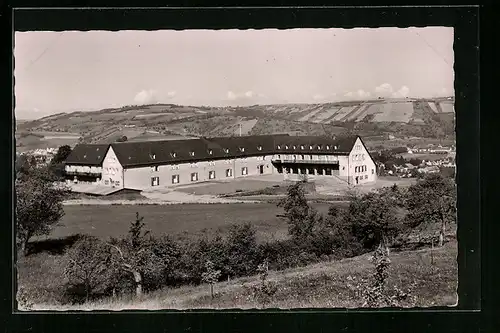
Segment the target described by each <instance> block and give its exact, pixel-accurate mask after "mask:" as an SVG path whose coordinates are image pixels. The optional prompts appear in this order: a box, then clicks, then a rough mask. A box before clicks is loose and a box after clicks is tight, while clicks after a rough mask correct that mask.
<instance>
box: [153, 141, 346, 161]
mask: <svg viewBox="0 0 500 333" xmlns="http://www.w3.org/2000/svg"><path fill="white" fill-rule="evenodd" d="M284 147H285V149H289V148H290V146H288V145H285V146H284ZM276 148H277V149H281V145H278V146H277V147H276ZM291 148H293V149H297V146H295V145H294V146H291ZM322 148H323V146H322V145H318V146H317V149H318V150H321V149H322ZM325 148H326V150H330V149H331V148H332V149H333V150H337V146H330V145H326V146H325ZM238 149H239V151H240V152H242V153H244V152H245V147H239V148H238ZM300 149H302V150H304V149H306V146H304V145H300ZM313 149H314V147H313V146H309V150H313ZM257 150H259V151H261V150H262V146H257ZM229 151H230V150H229V148H224V153H226V154H229ZM207 152H208V155H213V153H214V152H213V150H212V149H209V150H207ZM170 156H172V157H174V158H175V157H177V152H171V153H170ZM189 156H191V157H194V156H195V152H194V151H190V152H189ZM150 158H151V159H153V160H154V159H156V155H155V154H150Z"/></svg>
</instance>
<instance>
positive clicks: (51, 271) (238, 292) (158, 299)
mask: <svg viewBox="0 0 500 333" xmlns="http://www.w3.org/2000/svg"><path fill="white" fill-rule="evenodd" d="M432 257H433V261H434V264H431V250H430V249H423V250H417V251H407V252H399V253H396V252H393V253H392V254H391V266H390V268H389V283H388V286H390V287H393V286H397V287H398V288H400V289H402V290H405V289H406V288H407V287H408V286H409V285H411V284H412V283H415V284H416V286H415V288H414V290H413V291H412V292H411V296H413V297H414V300H412V301H408V302H407V303H405V301H402V304H401V305H402V306H411V307H414V306H417V307H429V306H454V305H456V303H457V294H456V291H457V281H458V279H457V274H458V269H457V243H456V241H450V242H448V243H446V244H445V246H444V247H442V248H438V249H434V250H433V251H432ZM63 264H64V259H63V257H62V256H61V255H50V254H47V253H41V254H39V255H37V256H30V257H27V258H22V259H21V262H20V263H19V268H20V273H21V274H20V281H19V283H20V285H22V286H26V288H28V290H29V289H30V288H31V289H33V292H36V293H37V296H38V297H37V298H38V299H39V300H40V302H41V303H40V304H37V305H36V306H35V307H34V309H35V310H106V309H110V310H125V309H145V310H160V309H169V308H170V309H190V308H191V309H193V308H195V309H196V308H218V309H229V308H241V309H255V308H263V307H264V306H265V307H266V308H281V309H290V308H313V307H317V308H356V307H361V306H362V305H363V301H362V299H361V298H360V297H359V296H358V294H357V293H356V290H357V288H359V286H360V285H361V284H360V283H359V281H360V280H361V279H363V278H364V277H367V276H370V275H371V274H373V266H372V264H371V263H370V262H369V255H368V254H367V255H362V256H359V257H355V258H350V259H344V260H340V261H325V262H321V263H318V264H313V265H308V266H305V267H300V268H293V269H288V270H284V271H279V272H273V271H271V272H270V274H269V277H268V279H269V280H270V281H274V282H276V283H277V284H278V290H277V292H276V294H275V295H273V296H272V298H271V299H270V300H269V301H268V302H266V303H262V302H260V301H258V300H256V299H255V298H254V297H253V295H252V292H251V288H250V287H251V286H252V285H256V284H257V283H258V281H259V278H258V277H257V276H252V277H244V278H239V279H235V280H231V281H228V282H219V283H217V284H216V285H215V288H214V290H215V292H216V298H215V299H214V300H212V299H211V298H210V294H209V293H210V291H209V288H208V286H207V285H200V286H183V287H180V288H167V289H162V290H159V291H156V292H153V293H150V294H146V295H144V296H143V297H142V299H131V298H125V297H122V298H116V299H103V300H101V301H97V302H92V303H87V304H85V305H65V306H58V305H56V304H55V302H54V299H53V296H51V294H50V293H51V292H54V290H57V288H60V286H61V285H62V281H61V278H60V273H61V271H62V267H63ZM40 277H43V278H40Z"/></svg>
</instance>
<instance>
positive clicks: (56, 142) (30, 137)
mask: <svg viewBox="0 0 500 333" xmlns="http://www.w3.org/2000/svg"><path fill="white" fill-rule="evenodd" d="M15 137H16V150H17V151H18V152H24V151H27V150H33V149H45V148H58V147H60V146H62V145H70V146H72V145H75V144H76V143H77V142H78V138H79V137H80V135H79V134H78V133H70V132H52V131H34V132H22V131H20V132H18V133H16V136H15Z"/></svg>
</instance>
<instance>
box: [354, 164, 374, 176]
mask: <svg viewBox="0 0 500 333" xmlns="http://www.w3.org/2000/svg"><path fill="white" fill-rule="evenodd" d="M367 170H368V167H367V166H366V165H360V166H357V167H354V172H366V171H367ZM373 174H375V169H372V175H373ZM361 177H363V176H361ZM365 178H368V175H365Z"/></svg>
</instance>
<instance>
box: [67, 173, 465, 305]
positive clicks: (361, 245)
mask: <svg viewBox="0 0 500 333" xmlns="http://www.w3.org/2000/svg"><path fill="white" fill-rule="evenodd" d="M455 193H456V188H455V184H454V182H453V181H452V180H450V179H446V178H443V177H441V176H439V175H429V176H428V177H426V178H425V179H422V180H419V181H418V182H417V184H416V185H413V186H411V187H409V188H406V189H404V188H400V187H397V186H393V187H391V188H385V189H381V190H380V191H378V192H373V193H369V194H364V195H360V194H356V193H351V194H350V199H351V202H350V205H349V206H348V208H346V209H340V208H337V207H335V206H332V207H331V208H330V209H329V211H328V213H327V214H325V215H323V214H320V213H319V212H318V211H316V210H315V209H314V208H312V207H311V205H310V204H309V203H308V201H307V200H306V197H305V191H304V182H297V183H295V184H293V185H291V186H290V187H289V188H288V193H287V196H286V197H285V198H283V199H282V201H280V202H279V204H278V205H279V206H280V207H282V208H283V210H284V215H283V218H284V219H286V221H287V224H288V233H289V236H290V237H289V239H286V240H280V241H269V242H265V243H258V242H257V238H256V230H255V229H254V228H253V226H252V225H250V224H243V225H234V226H232V227H231V228H230V230H229V233H228V234H227V235H222V234H220V233H216V234H215V235H213V236H211V237H208V236H206V237H203V238H200V239H196V240H176V239H174V238H172V237H171V236H168V235H163V236H155V235H151V234H150V233H149V232H148V231H146V230H145V229H146V228H145V224H144V222H143V217H140V216H139V215H138V214H137V216H136V219H135V220H134V221H133V222H132V223H131V225H130V229H129V233H128V234H127V235H126V236H125V237H122V238H115V239H109V240H100V239H98V238H95V237H90V236H83V237H82V238H81V239H80V240H79V241H78V242H77V243H76V244H75V245H74V246H73V248H72V249H71V250H70V251H69V253H68V254H67V255H68V266H67V267H66V270H65V276H66V278H67V281H68V284H67V286H66V289H65V290H66V291H65V298H64V301H66V302H84V301H86V300H90V299H95V298H99V297H103V296H111V295H114V294H117V293H135V294H137V295H140V294H142V293H143V292H144V291H146V292H149V291H153V290H156V289H159V288H163V287H173V286H179V285H185V284H200V283H203V282H205V283H210V284H211V285H212V287H213V284H214V283H215V282H217V281H223V280H227V279H233V278H236V277H240V276H248V275H254V274H257V273H259V272H260V271H259V270H260V269H261V268H262V267H263V265H264V263H265V266H266V267H268V268H269V269H273V270H282V269H286V268H290V267H297V266H302V265H307V264H310V263H314V262H319V261H326V260H336V259H341V258H346V257H352V256H357V255H360V254H363V253H366V252H369V251H373V250H375V249H376V248H377V247H381V248H384V249H389V248H390V247H392V246H396V245H397V246H400V245H401V244H402V243H405V242H409V240H410V237H409V235H410V234H411V233H412V232H417V233H421V232H422V231H423V230H429V232H430V234H431V238H432V237H433V238H435V239H436V240H435V243H436V244H437V245H438V246H442V245H443V243H444V242H445V232H446V230H447V226H448V225H449V224H450V223H454V222H455V221H456V218H455V213H456V210H455V202H456V194H455ZM259 267H260V268H259ZM266 269H267V268H266ZM210 281H211V282H210Z"/></svg>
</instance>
